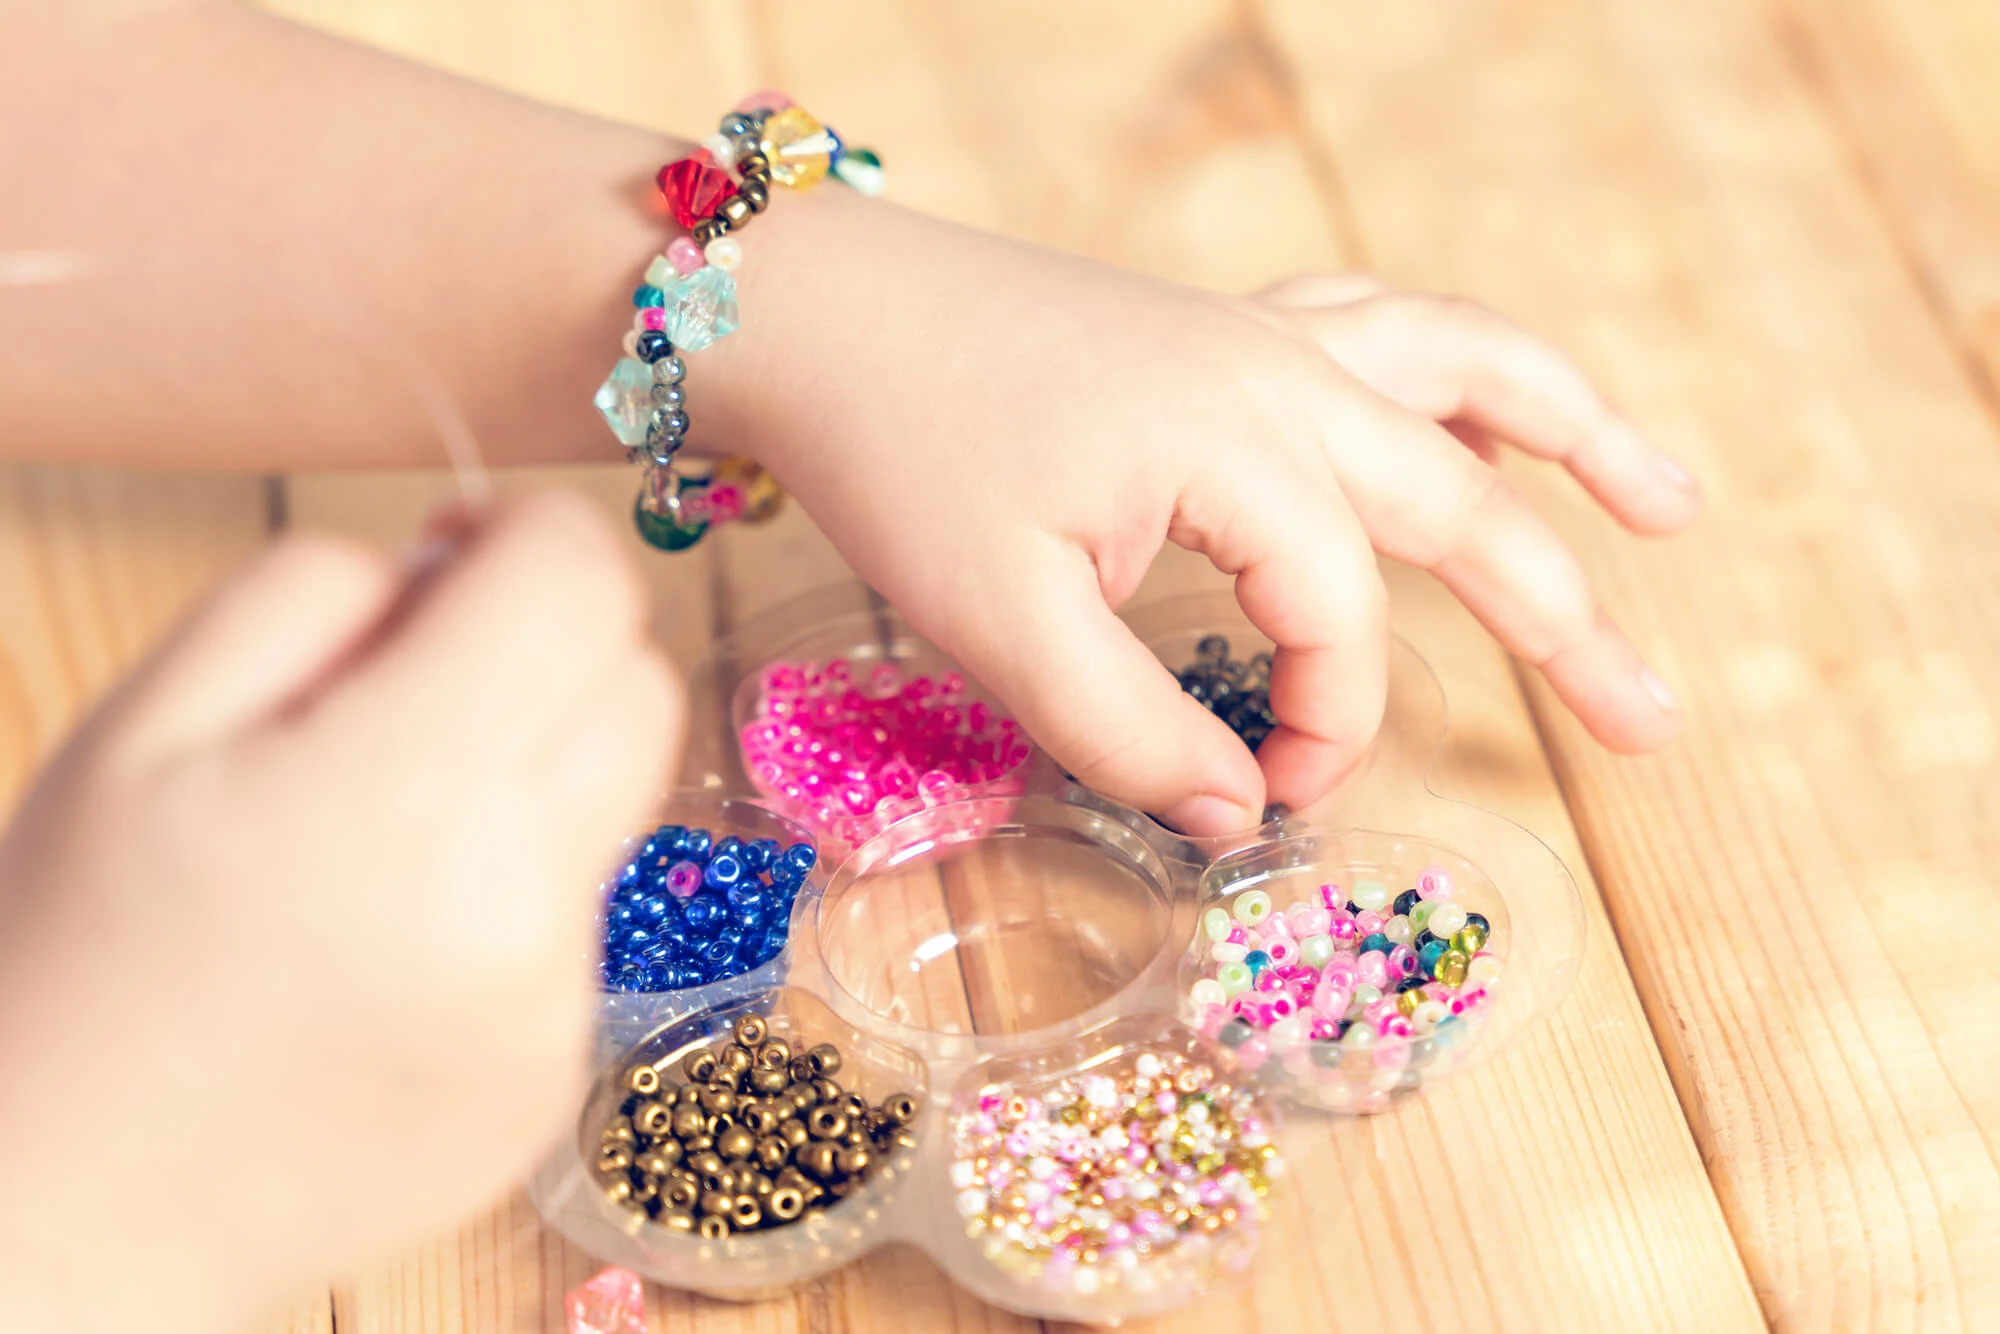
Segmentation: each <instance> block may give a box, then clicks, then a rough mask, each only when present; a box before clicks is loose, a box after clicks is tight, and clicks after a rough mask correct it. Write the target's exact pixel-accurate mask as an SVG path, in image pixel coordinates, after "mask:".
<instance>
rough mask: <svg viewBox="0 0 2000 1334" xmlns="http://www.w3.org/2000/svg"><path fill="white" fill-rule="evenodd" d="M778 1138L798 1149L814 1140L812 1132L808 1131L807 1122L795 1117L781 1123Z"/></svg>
mask: <svg viewBox="0 0 2000 1334" xmlns="http://www.w3.org/2000/svg"><path fill="white" fill-rule="evenodd" d="M778 1136H779V1138H781V1139H783V1140H784V1141H785V1143H787V1144H789V1145H791V1146H792V1147H793V1148H795V1149H796V1148H798V1147H799V1146H800V1145H801V1144H804V1143H805V1142H806V1141H807V1140H809V1139H811V1138H812V1132H811V1131H810V1130H807V1129H806V1123H805V1122H803V1121H801V1120H799V1119H798V1118H797V1117H796V1116H794V1117H791V1118H789V1119H787V1120H785V1121H783V1122H780V1123H779V1125H778Z"/></svg>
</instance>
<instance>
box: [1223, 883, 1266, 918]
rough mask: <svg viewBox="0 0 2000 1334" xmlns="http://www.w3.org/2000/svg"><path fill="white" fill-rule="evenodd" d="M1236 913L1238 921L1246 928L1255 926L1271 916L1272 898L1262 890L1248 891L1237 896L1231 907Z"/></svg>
mask: <svg viewBox="0 0 2000 1334" xmlns="http://www.w3.org/2000/svg"><path fill="white" fill-rule="evenodd" d="M1230 907H1231V908H1232V909H1233V910H1234V911H1235V913H1236V920H1237V921H1239V922H1241V923H1243V924H1244V925H1245V926H1255V925H1257V924H1258V923H1259V922H1261V921H1263V920H1264V919H1265V918H1266V917H1269V916H1270V915H1271V896H1270V895H1269V894H1266V893H1265V892H1264V891H1263V890H1261V889H1246V890H1244V891H1243V892H1242V893H1241V894H1238V895H1237V896H1236V901H1235V902H1234V903H1233V904H1231V905H1230Z"/></svg>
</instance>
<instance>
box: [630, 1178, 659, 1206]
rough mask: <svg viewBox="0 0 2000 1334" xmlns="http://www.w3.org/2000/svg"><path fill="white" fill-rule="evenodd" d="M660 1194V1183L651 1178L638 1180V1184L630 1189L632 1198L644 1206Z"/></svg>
mask: <svg viewBox="0 0 2000 1334" xmlns="http://www.w3.org/2000/svg"><path fill="white" fill-rule="evenodd" d="M659 1193H660V1183H659V1182H658V1181H655V1180H654V1179H653V1178H652V1177H641V1178H639V1184H637V1185H636V1186H634V1187H632V1198H633V1199H634V1200H637V1201H638V1202H639V1203H641V1204H644V1203H645V1202H646V1201H648V1200H650V1199H652V1198H653V1197H654V1196H656V1195H658V1194H659Z"/></svg>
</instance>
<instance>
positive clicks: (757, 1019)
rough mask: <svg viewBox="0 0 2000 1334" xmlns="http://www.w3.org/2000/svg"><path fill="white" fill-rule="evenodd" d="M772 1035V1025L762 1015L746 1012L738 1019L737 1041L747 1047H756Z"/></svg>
mask: <svg viewBox="0 0 2000 1334" xmlns="http://www.w3.org/2000/svg"><path fill="white" fill-rule="evenodd" d="M770 1035H771V1026H770V1025H769V1024H767V1023H765V1022H764V1019H763V1017H762V1016H761V1015H755V1014H746V1015H744V1016H743V1017H742V1018H741V1019H738V1020H737V1021H736V1041H737V1042H738V1043H740V1044H742V1045H743V1046H745V1047H756V1046H759V1045H761V1044H762V1043H763V1041H764V1039H765V1038H767V1037H769V1036H770Z"/></svg>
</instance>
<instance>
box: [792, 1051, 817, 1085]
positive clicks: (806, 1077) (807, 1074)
mask: <svg viewBox="0 0 2000 1334" xmlns="http://www.w3.org/2000/svg"><path fill="white" fill-rule="evenodd" d="M786 1069H787V1070H788V1071H789V1072H790V1074H791V1076H792V1082H793V1083H794V1084H810V1083H811V1082H812V1077H813V1066H812V1062H811V1061H809V1060H807V1059H806V1058H805V1057H803V1056H794V1057H793V1058H792V1063H791V1065H789V1066H787V1067H786Z"/></svg>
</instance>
